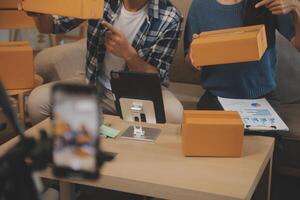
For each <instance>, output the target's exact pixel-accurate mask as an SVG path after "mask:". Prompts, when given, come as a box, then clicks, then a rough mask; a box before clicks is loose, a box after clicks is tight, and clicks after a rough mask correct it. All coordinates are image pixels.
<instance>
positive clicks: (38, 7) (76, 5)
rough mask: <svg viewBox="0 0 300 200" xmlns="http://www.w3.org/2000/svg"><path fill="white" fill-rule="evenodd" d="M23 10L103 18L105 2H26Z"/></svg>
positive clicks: (95, 0) (34, 0)
mask: <svg viewBox="0 0 300 200" xmlns="http://www.w3.org/2000/svg"><path fill="white" fill-rule="evenodd" d="M22 5H23V9H24V10H26V11H30V12H37V13H45V14H51V15H59V16H66V17H75V18H80V19H100V18H102V17H103V10H104V0H24V2H23V3H22Z"/></svg>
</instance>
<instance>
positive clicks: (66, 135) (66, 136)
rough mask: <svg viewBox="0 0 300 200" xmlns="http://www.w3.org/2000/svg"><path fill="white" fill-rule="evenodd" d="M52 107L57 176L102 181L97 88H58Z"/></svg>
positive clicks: (82, 86)
mask: <svg viewBox="0 0 300 200" xmlns="http://www.w3.org/2000/svg"><path fill="white" fill-rule="evenodd" d="M51 103H52V110H51V119H52V120H51V121H52V123H51V124H52V125H51V126H52V132H53V135H54V141H53V154H52V156H53V162H54V167H53V172H54V175H56V176H59V177H75V178H85V179H96V178H98V176H99V172H98V171H99V170H98V167H97V153H98V148H99V134H98V133H99V130H98V129H99V127H100V124H101V123H102V119H101V117H100V116H102V114H101V110H100V108H99V102H98V98H97V93H96V89H95V87H92V86H87V85H77V84H56V85H54V86H53V88H52V95H51Z"/></svg>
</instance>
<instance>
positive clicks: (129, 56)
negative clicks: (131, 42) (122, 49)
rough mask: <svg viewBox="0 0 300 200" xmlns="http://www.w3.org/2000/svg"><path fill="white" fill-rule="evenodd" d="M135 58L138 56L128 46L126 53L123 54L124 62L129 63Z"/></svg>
mask: <svg viewBox="0 0 300 200" xmlns="http://www.w3.org/2000/svg"><path fill="white" fill-rule="evenodd" d="M136 56H138V54H137V52H136V50H135V49H134V48H133V47H132V46H130V47H129V48H128V50H127V51H126V53H125V54H124V60H125V61H126V62H130V61H131V60H132V59H134V58H135V57H136Z"/></svg>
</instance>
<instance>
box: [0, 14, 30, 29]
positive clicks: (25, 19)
mask: <svg viewBox="0 0 300 200" xmlns="http://www.w3.org/2000/svg"><path fill="white" fill-rule="evenodd" d="M33 27H35V23H34V20H33V19H32V17H29V16H28V15H27V14H26V13H25V12H22V11H17V10H0V29H22V28H33Z"/></svg>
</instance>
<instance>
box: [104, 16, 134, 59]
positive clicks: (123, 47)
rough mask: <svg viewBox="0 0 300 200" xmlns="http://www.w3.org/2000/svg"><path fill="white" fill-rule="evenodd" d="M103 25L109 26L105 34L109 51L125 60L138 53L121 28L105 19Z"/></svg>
mask: <svg viewBox="0 0 300 200" xmlns="http://www.w3.org/2000/svg"><path fill="white" fill-rule="evenodd" d="M102 25H103V26H104V27H105V28H107V32H106V35H105V47H106V49H107V51H109V52H110V53H112V54H114V55H115V56H118V57H121V58H123V59H124V60H125V61H128V60H130V59H131V58H132V57H134V56H136V55H137V52H136V50H135V49H134V48H133V47H132V45H131V44H130V43H129V42H128V40H127V38H126V37H125V35H124V34H123V33H122V32H121V31H120V30H118V29H116V28H115V27H113V26H112V25H111V24H109V23H108V22H106V21H103V22H102Z"/></svg>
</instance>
